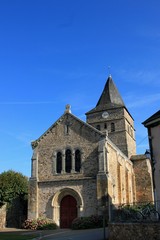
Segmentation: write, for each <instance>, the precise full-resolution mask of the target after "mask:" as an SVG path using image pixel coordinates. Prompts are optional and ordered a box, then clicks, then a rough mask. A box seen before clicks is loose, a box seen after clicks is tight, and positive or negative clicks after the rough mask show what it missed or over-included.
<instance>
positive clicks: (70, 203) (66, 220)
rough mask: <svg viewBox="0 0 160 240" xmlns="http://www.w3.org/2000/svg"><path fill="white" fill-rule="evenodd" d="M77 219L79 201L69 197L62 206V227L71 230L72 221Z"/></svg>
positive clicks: (63, 201)
mask: <svg viewBox="0 0 160 240" xmlns="http://www.w3.org/2000/svg"><path fill="white" fill-rule="evenodd" d="M76 217H77V201H76V199H75V198H74V197H72V196H70V195H67V196H65V197H64V198H63V199H62V200H61V204H60V227H61V228H70V227H71V223H72V221H73V220H74V219H75V218H76Z"/></svg>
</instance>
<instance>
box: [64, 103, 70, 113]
mask: <svg viewBox="0 0 160 240" xmlns="http://www.w3.org/2000/svg"><path fill="white" fill-rule="evenodd" d="M65 113H71V105H70V104H67V105H66V110H65Z"/></svg>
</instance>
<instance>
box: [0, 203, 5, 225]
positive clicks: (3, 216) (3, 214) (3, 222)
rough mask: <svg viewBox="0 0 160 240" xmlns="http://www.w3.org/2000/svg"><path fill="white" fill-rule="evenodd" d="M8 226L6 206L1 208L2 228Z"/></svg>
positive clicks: (0, 219) (0, 223)
mask: <svg viewBox="0 0 160 240" xmlns="http://www.w3.org/2000/svg"><path fill="white" fill-rule="evenodd" d="M5 226H6V205H3V206H2V207H1V208H0V228H5Z"/></svg>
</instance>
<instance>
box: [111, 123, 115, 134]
mask: <svg viewBox="0 0 160 240" xmlns="http://www.w3.org/2000/svg"><path fill="white" fill-rule="evenodd" d="M111 132H115V124H114V123H111Z"/></svg>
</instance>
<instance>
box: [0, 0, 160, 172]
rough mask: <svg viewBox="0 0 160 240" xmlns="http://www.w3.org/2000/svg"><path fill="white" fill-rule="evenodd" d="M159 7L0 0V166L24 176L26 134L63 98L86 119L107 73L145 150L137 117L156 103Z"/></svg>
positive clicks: (105, 0)
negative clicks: (132, 121)
mask: <svg viewBox="0 0 160 240" xmlns="http://www.w3.org/2000/svg"><path fill="white" fill-rule="evenodd" d="M159 11H160V2H159V0H152V1H151V0H139V1H138V0H112V1H109V0H92V1H91V0H32V1H31V0H23V1H22V0H0V112H1V121H0V122H1V124H0V135H1V138H0V145H1V151H0V173H1V172H3V171H7V170H9V169H13V170H15V171H19V172H22V173H23V174H24V175H26V176H30V168H31V156H32V149H31V144H30V143H31V141H32V140H35V139H37V138H38V137H39V136H40V135H41V134H43V133H44V131H46V130H47V129H48V128H49V127H50V126H51V125H52V124H53V123H54V122H55V121H56V120H57V119H58V118H59V117H60V116H61V115H62V114H63V112H64V109H65V105H66V104H68V103H69V104H71V106H72V113H73V114H74V115H76V116H77V117H79V118H81V119H82V120H85V112H87V111H89V110H90V109H92V108H93V107H94V106H95V105H96V103H97V101H98V99H99V97H100V94H101V92H102V90H103V87H104V84H105V82H106V79H107V77H108V75H109V74H110V73H111V75H112V78H113V80H114V82H115V84H116V86H117V88H118V90H119V92H120V93H121V96H122V98H123V100H124V102H125V104H126V106H127V108H128V109H129V112H130V113H131V115H132V116H133V118H134V120H135V129H136V140H137V153H144V152H145V149H146V148H148V139H147V130H146V129H145V128H144V126H143V125H142V124H141V123H142V122H143V121H144V120H146V119H147V118H148V117H150V116H151V115H152V114H153V113H155V112H156V111H158V110H159V109H160V107H159V102H160V14H159ZM108 66H110V69H108Z"/></svg>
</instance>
